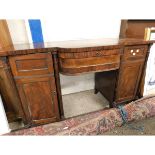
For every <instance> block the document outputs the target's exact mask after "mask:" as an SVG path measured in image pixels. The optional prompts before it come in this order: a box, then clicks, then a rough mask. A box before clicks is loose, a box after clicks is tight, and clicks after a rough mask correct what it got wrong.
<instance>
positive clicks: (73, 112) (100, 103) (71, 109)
mask: <svg viewBox="0 0 155 155" xmlns="http://www.w3.org/2000/svg"><path fill="white" fill-rule="evenodd" d="M62 100H63V108H64V115H65V118H69V117H73V116H77V115H81V114H86V113H89V112H93V111H97V110H101V109H104V108H105V107H109V104H108V101H107V100H106V99H105V98H104V97H103V96H102V95H101V94H100V93H98V94H94V90H87V91H82V92H78V93H74V94H69V95H64V96H62Z"/></svg>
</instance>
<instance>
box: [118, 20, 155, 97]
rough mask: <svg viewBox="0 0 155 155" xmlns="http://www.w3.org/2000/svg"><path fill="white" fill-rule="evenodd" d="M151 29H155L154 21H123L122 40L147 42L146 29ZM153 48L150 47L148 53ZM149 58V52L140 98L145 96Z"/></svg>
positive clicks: (121, 28) (142, 78)
mask: <svg viewBox="0 0 155 155" xmlns="http://www.w3.org/2000/svg"><path fill="white" fill-rule="evenodd" d="M149 27H155V20H154V19H147V20H146V19H145V20H143V19H141V20H137V19H134V20H130V19H128V20H121V27H120V38H124V39H126V38H138V39H144V40H145V29H146V28H149ZM150 47H151V46H149V48H148V51H149V49H150ZM148 56H149V52H147V56H146V61H145V65H144V68H143V73H142V77H141V82H140V88H139V96H141V97H142V96H143V92H144V82H145V70H146V64H147V63H146V62H147V59H148Z"/></svg>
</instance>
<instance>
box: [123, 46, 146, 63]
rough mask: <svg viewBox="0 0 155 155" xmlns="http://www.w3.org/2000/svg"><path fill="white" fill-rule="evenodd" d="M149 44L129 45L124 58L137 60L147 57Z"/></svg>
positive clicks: (125, 49)
mask: <svg viewBox="0 0 155 155" xmlns="http://www.w3.org/2000/svg"><path fill="white" fill-rule="evenodd" d="M147 49H148V46H147V45H144V46H128V47H125V48H124V55H123V60H135V59H141V58H145V56H146V53H147Z"/></svg>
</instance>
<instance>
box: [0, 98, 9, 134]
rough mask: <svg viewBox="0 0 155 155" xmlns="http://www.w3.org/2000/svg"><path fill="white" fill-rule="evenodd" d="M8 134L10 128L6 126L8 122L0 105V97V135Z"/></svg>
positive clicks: (0, 104)
mask: <svg viewBox="0 0 155 155" xmlns="http://www.w3.org/2000/svg"><path fill="white" fill-rule="evenodd" d="M8 132H10V128H9V125H8V121H7V118H6V114H5V112H4V107H3V103H2V99H1V96H0V135H2V134H5V133H8Z"/></svg>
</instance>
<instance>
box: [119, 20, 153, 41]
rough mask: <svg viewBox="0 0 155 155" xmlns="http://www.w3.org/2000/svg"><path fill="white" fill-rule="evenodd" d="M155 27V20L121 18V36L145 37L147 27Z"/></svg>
mask: <svg viewBox="0 0 155 155" xmlns="http://www.w3.org/2000/svg"><path fill="white" fill-rule="evenodd" d="M147 27H155V20H153V19H150V20H149V19H147V20H143V19H141V20H139V19H128V20H121V27H120V35H119V36H120V38H138V39H144V34H145V28H147Z"/></svg>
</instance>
